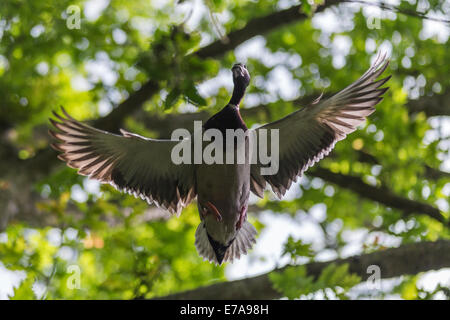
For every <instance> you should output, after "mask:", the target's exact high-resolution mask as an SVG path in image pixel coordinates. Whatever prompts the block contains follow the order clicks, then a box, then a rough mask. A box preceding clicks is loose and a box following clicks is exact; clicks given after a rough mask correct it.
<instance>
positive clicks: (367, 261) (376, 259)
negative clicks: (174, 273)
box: [156, 240, 450, 300]
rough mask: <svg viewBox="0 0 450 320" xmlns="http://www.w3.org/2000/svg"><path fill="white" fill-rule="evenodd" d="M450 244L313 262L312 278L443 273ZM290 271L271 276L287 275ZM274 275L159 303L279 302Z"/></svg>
mask: <svg viewBox="0 0 450 320" xmlns="http://www.w3.org/2000/svg"><path fill="white" fill-rule="evenodd" d="M449 252H450V241H449V240H438V241H435V242H419V243H411V244H405V245H402V246H400V247H398V248H391V249H386V250H380V251H377V252H373V253H368V254H362V255H359V256H353V257H350V258H346V259H337V260H333V261H328V262H313V263H308V264H306V269H307V274H308V276H313V277H315V278H317V277H318V276H319V275H320V274H321V272H322V270H324V268H326V267H327V266H328V265H330V264H332V263H335V264H338V265H340V264H345V263H348V265H349V272H351V273H355V274H357V275H359V276H360V277H361V279H362V280H367V278H368V277H369V276H370V275H371V274H370V273H367V268H368V267H369V266H370V265H377V266H379V267H380V270H381V274H380V276H381V278H383V279H385V278H392V277H398V276H401V275H414V274H417V273H419V272H425V271H430V270H439V269H441V268H446V267H450V254H448V253H449ZM285 268H286V267H283V268H281V269H277V270H273V271H271V272H278V271H283V270H284V269H285ZM271 272H268V273H265V274H262V275H259V276H256V277H252V278H246V279H242V280H235V281H229V282H220V283H216V284H213V285H209V286H205V287H200V288H196V289H193V290H189V291H184V292H179V293H174V294H170V295H167V296H164V297H157V298H156V299H172V300H184V299H194V300H197V299H198V300H208V299H218V300H231V299H233V300H241V299H242V300H248V299H278V298H281V297H282V294H281V293H280V292H278V291H276V290H275V289H274V288H273V287H272V283H271V281H270V279H269V274H270V273H271Z"/></svg>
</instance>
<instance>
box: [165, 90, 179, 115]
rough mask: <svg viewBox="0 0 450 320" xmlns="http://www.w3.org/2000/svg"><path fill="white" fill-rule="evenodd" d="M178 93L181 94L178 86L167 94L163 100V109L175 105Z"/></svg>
mask: <svg viewBox="0 0 450 320" xmlns="http://www.w3.org/2000/svg"><path fill="white" fill-rule="evenodd" d="M180 94H181V91H180V89H178V88H174V89H172V90H171V91H170V92H169V94H168V95H167V97H166V100H165V101H164V110H167V109H170V108H172V107H173V106H174V105H175V103H177V102H178V99H179V98H180Z"/></svg>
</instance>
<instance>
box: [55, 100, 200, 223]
mask: <svg viewBox="0 0 450 320" xmlns="http://www.w3.org/2000/svg"><path fill="white" fill-rule="evenodd" d="M62 112H63V114H64V116H62V115H60V114H58V113H56V112H54V113H53V114H54V116H55V118H56V120H55V119H50V122H51V123H52V125H53V127H54V128H53V130H50V131H49V133H50V134H51V135H52V136H53V137H54V138H55V139H56V140H57V141H58V142H57V143H53V144H51V146H52V147H53V148H54V149H55V150H57V151H59V152H61V154H59V155H58V158H59V159H61V160H63V161H65V162H66V163H67V165H68V166H69V167H72V168H75V169H77V170H78V173H79V174H81V175H85V176H88V177H90V178H93V179H97V180H99V181H100V182H102V183H109V184H111V185H113V186H114V187H115V188H117V189H118V190H121V191H124V192H127V193H129V194H132V195H134V196H135V197H137V198H141V199H143V200H146V201H147V202H148V203H149V204H151V203H155V204H156V205H157V206H159V207H162V208H163V209H166V210H168V211H170V212H171V213H178V214H179V213H180V212H181V209H182V208H183V207H184V206H186V205H187V204H189V202H190V201H191V200H192V199H193V198H195V196H196V194H195V188H194V185H195V183H194V168H193V166H192V165H189V164H181V165H175V164H174V163H173V162H172V161H171V158H170V156H171V150H172V148H173V147H174V146H175V145H176V144H177V143H179V141H173V140H156V139H148V138H145V137H142V136H139V135H137V134H133V133H130V132H127V131H125V130H121V133H122V135H115V134H112V133H109V132H106V131H101V130H98V129H95V128H93V127H91V126H89V125H87V124H84V123H81V122H79V121H77V120H75V119H73V118H72V117H71V116H70V115H69V114H67V112H66V111H65V110H64V109H63V108H62Z"/></svg>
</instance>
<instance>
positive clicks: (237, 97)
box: [228, 83, 246, 107]
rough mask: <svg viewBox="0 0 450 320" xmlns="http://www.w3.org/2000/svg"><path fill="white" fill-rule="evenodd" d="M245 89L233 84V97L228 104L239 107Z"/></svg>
mask: <svg viewBox="0 0 450 320" xmlns="http://www.w3.org/2000/svg"><path fill="white" fill-rule="evenodd" d="M245 89H246V87H245V86H244V85H242V84H239V83H235V85H234V89H233V95H232V96H231V99H230V102H229V103H228V104H232V105H235V106H236V107H239V104H240V103H241V100H242V98H243V97H244V94H245Z"/></svg>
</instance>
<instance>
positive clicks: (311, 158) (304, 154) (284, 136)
mask: <svg viewBox="0 0 450 320" xmlns="http://www.w3.org/2000/svg"><path fill="white" fill-rule="evenodd" d="M388 64H389V61H388V60H387V59H386V55H383V56H382V55H379V56H378V57H377V59H376V60H375V62H374V63H373V64H372V66H371V67H370V68H369V69H368V70H367V71H366V72H365V73H364V74H363V75H362V76H361V77H360V78H359V79H358V80H357V81H355V82H354V83H352V84H351V85H349V86H348V87H346V88H345V89H343V90H342V91H340V92H338V93H336V94H335V95H334V96H332V97H330V98H328V99H325V100H320V97H319V98H318V99H316V100H314V102H313V103H312V104H310V105H309V106H308V107H306V108H303V109H301V110H298V111H296V112H293V113H291V114H289V115H288V116H286V117H285V118H283V119H280V120H277V121H274V122H271V123H268V124H266V125H264V126H262V127H260V128H257V129H255V131H256V136H259V135H258V130H260V129H268V130H270V129H278V130H279V139H280V140H279V170H278V172H277V173H276V174H274V175H261V170H260V169H261V168H262V167H263V165H261V164H260V163H256V164H252V168H251V184H250V186H251V190H252V192H253V193H255V194H256V195H258V196H260V197H262V196H263V190H264V189H265V187H266V185H267V184H269V185H270V186H271V187H272V190H273V191H274V192H275V194H277V196H278V197H279V198H281V197H282V196H283V195H284V194H285V192H286V190H287V189H289V187H290V186H291V185H292V183H293V182H295V181H296V180H297V178H298V177H299V176H301V175H302V174H303V173H304V172H305V171H306V170H307V169H308V168H309V167H311V166H313V165H314V164H315V163H316V162H318V161H320V160H321V159H323V157H325V156H327V155H328V154H329V153H330V152H331V150H332V149H333V148H334V146H335V144H336V142H337V141H339V140H342V139H344V138H345V137H346V136H347V135H348V134H350V133H352V132H353V131H355V130H356V127H357V126H359V125H360V124H362V123H363V122H364V121H365V119H366V117H367V116H369V115H370V114H372V113H373V112H374V111H375V108H374V107H375V105H376V104H378V103H380V102H381V100H382V99H383V98H382V97H381V96H382V95H383V94H384V93H386V91H387V90H388V89H389V88H380V87H381V86H382V85H384V84H385V83H386V82H387V81H388V80H389V79H390V77H391V76H388V77H386V78H384V79H381V80H378V81H375V80H376V79H377V78H378V77H379V76H380V75H381V74H382V73H383V72H384V71H385V70H386V68H387V66H388ZM268 148H269V150H270V143H268Z"/></svg>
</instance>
